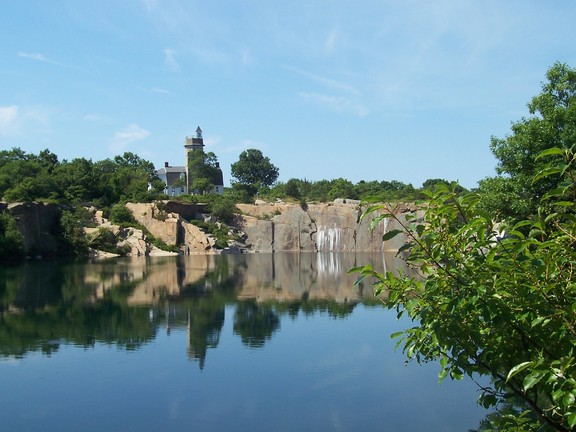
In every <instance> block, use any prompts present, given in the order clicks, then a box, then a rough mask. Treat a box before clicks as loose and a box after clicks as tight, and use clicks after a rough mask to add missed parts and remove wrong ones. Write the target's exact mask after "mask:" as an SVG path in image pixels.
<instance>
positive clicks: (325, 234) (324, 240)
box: [316, 225, 342, 252]
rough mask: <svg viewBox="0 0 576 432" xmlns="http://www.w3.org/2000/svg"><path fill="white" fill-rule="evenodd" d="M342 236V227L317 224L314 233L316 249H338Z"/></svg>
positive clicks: (320, 250) (319, 250)
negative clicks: (316, 229)
mask: <svg viewBox="0 0 576 432" xmlns="http://www.w3.org/2000/svg"><path fill="white" fill-rule="evenodd" d="M341 236H342V228H336V227H334V228H327V227H324V226H322V225H319V226H318V231H317V233H316V249H317V251H318V252H322V251H332V252H333V251H338V250H340V238H341Z"/></svg>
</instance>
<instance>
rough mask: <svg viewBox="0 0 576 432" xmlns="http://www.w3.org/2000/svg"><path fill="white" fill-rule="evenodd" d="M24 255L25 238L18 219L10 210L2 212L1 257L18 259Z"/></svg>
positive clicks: (0, 220)
mask: <svg viewBox="0 0 576 432" xmlns="http://www.w3.org/2000/svg"><path fill="white" fill-rule="evenodd" d="M23 256H24V238H23V237H22V234H21V233H20V230H19V229H18V226H17V224H16V220H14V217H12V215H11V214H10V213H8V212H1V213H0V259H2V260H3V261H6V260H17V259H20V258H22V257H23Z"/></svg>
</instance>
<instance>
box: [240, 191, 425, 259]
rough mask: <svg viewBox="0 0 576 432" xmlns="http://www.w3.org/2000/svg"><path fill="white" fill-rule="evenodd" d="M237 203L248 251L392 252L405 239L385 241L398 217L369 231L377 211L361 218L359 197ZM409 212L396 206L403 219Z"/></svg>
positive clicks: (407, 208) (397, 238) (394, 226)
mask: <svg viewBox="0 0 576 432" xmlns="http://www.w3.org/2000/svg"><path fill="white" fill-rule="evenodd" d="M237 207H238V208H239V209H240V211H241V212H242V217H240V218H239V219H238V228H239V229H241V230H242V231H243V232H244V233H245V234H246V239H245V244H246V248H247V249H248V250H251V251H260V252H280V251H294V252H296V251H303V252H328V251H331V252H374V251H387V250H388V251H395V250H398V248H399V247H400V246H402V244H403V242H404V239H403V238H402V236H398V237H396V238H394V239H392V240H390V241H386V242H383V241H382V236H383V235H384V233H385V232H387V231H389V230H392V229H399V228H400V227H399V226H398V224H397V222H395V221H394V220H392V219H387V220H384V221H383V222H382V223H380V224H378V225H376V226H375V227H374V229H373V230H371V229H370V223H371V222H372V220H373V219H374V217H375V216H377V214H374V215H371V216H368V217H365V218H361V215H362V211H363V210H364V209H363V208H362V207H361V206H360V205H359V203H358V202H357V201H352V202H351V201H346V200H336V201H334V202H332V203H322V204H308V205H305V206H299V205H296V204H284V203H274V204H271V203H263V202H260V203H257V204H255V205H252V204H238V205H237ZM413 211H414V208H412V207H411V206H408V205H403V206H398V207H397V209H396V213H397V215H398V216H399V217H400V218H401V219H404V216H403V215H404V214H405V213H408V212H413Z"/></svg>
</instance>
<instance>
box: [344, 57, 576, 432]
mask: <svg viewBox="0 0 576 432" xmlns="http://www.w3.org/2000/svg"><path fill="white" fill-rule="evenodd" d="M571 75H573V74H572V72H571V70H570V69H568V68H566V67H565V66H563V65H555V66H554V67H553V68H552V69H551V70H550V71H549V73H548V78H549V80H550V84H548V85H545V86H544V89H545V91H544V93H543V94H541V95H540V96H539V97H537V98H535V99H533V103H532V105H531V109H534V112H536V111H537V112H539V113H540V114H541V117H534V118H532V119H530V120H523V121H522V122H520V123H518V124H516V125H515V128H514V130H515V133H516V134H515V135H514V136H513V137H509V138H507V140H505V141H506V142H500V143H499V144H498V146H499V147H498V151H501V153H499V154H500V156H501V163H500V167H506V170H507V171H506V172H507V173H508V177H504V176H502V177H498V178H497V180H496V179H495V180H492V181H491V182H492V184H491V187H492V188H493V190H494V189H496V188H501V189H500V190H502V191H505V192H506V193H508V192H509V191H510V190H515V191H519V190H522V191H524V192H526V191H527V190H529V189H531V188H533V189H532V191H533V193H535V194H536V196H535V197H533V198H530V201H529V205H527V207H526V212H524V215H525V216H524V218H523V219H522V218H521V215H522V214H523V213H522V212H519V211H518V207H513V206H511V207H509V209H510V211H511V213H510V214H505V212H504V211H503V209H504V208H503V207H502V206H501V205H500V206H498V207H497V208H496V209H494V210H492V211H486V208H487V207H488V206H487V205H486V202H487V201H486V195H485V194H486V190H485V188H480V194H477V193H470V192H462V191H460V190H459V188H458V185H457V184H452V185H450V186H448V185H445V184H439V185H437V187H436V189H435V190H434V191H430V190H428V191H424V193H425V194H426V195H427V196H428V201H427V203H426V204H425V205H423V206H422V207H421V208H420V209H419V210H420V213H421V214H423V215H424V216H423V219H422V218H416V216H412V217H409V218H407V220H408V222H405V221H404V220H403V219H401V218H399V217H397V216H396V213H395V210H394V208H391V207H390V206H384V205H381V204H377V205H374V206H372V207H370V208H368V210H367V211H366V215H367V214H373V215H374V214H375V213H376V212H378V213H376V218H375V219H374V222H373V224H377V223H379V222H380V221H383V220H384V219H386V218H394V219H395V220H396V222H397V223H398V224H400V226H401V228H402V229H394V230H391V231H389V232H388V233H387V234H385V235H384V238H383V240H384V241H386V240H389V239H391V238H392V237H394V236H396V235H398V234H403V235H405V236H406V239H407V242H406V244H405V245H404V246H403V247H402V248H401V249H400V252H402V253H403V254H404V256H406V260H407V261H408V264H409V265H410V266H411V267H412V268H414V269H416V271H417V272H418V276H417V277H407V276H404V275H399V276H398V275H393V274H392V273H385V274H379V273H377V272H375V271H374V270H373V269H372V268H371V267H368V266H367V267H361V268H356V269H353V270H352V271H356V272H359V273H360V274H361V278H363V277H372V278H374V280H375V283H374V285H375V290H376V293H377V294H385V296H384V297H383V301H384V302H385V304H386V305H387V306H388V307H389V308H393V309H396V310H397V312H398V314H399V315H403V314H407V315H408V316H409V317H410V318H411V319H412V320H413V322H414V323H415V325H414V327H412V328H410V329H407V330H406V331H405V332H401V333H399V334H396V335H394V336H396V337H400V338H401V341H400V345H401V346H402V348H403V350H404V352H405V353H406V355H407V356H408V358H410V359H415V360H417V361H418V362H421V361H429V360H439V363H440V367H441V370H440V374H439V377H440V379H444V378H446V377H447V376H450V377H451V378H453V379H460V378H462V377H463V376H464V375H469V376H471V377H473V376H474V375H475V374H480V375H487V376H489V377H490V378H491V382H492V385H490V386H484V387H482V389H481V391H482V393H481V397H480V403H481V404H482V405H483V406H485V407H490V406H494V405H497V404H500V405H501V406H502V405H504V408H506V403H507V402H509V401H510V400H514V399H517V400H519V401H521V404H519V405H518V406H517V407H515V409H513V410H510V409H506V410H505V411H503V412H502V415H498V416H495V418H493V419H490V423H492V424H497V428H496V429H493V430H499V431H518V430H534V431H536V430H538V431H552V430H556V431H574V430H576V349H575V348H576V344H575V342H574V341H576V312H575V311H576V308H575V306H574V305H576V276H575V274H576V272H575V271H576V217H575V216H574V206H575V201H574V196H576V173H575V164H576V142H575V141H574V140H573V139H572V138H571V133H574V132H570V129H571V126H570V123H571V120H570V119H571V118H573V116H572V114H571V113H573V108H572V105H573V101H574V99H573V98H572V97H569V94H571V93H573V89H572V85H571V84H570V83H571V82H572V81H571V80H572V78H570V79H569V80H568V81H567V79H568V78H569V77H570V76H571ZM551 88H553V89H554V90H553V91H550V92H549V91H548V90H550V89H551ZM562 89H563V90H562ZM537 107H538V108H537ZM538 127H540V128H541V129H542V130H540V131H538V130H537V129H538ZM572 130H574V128H572ZM530 137H531V138H533V141H532V142H529V141H531V140H530ZM546 140H548V141H546ZM514 145H517V146H518V148H516V149H515V148H514ZM530 158H532V160H530ZM513 167H516V168H514V169H513ZM508 188H509V189H508ZM518 188H521V189H518ZM493 190H491V192H493ZM483 194H484V195H483ZM490 199H493V197H490ZM520 199H526V200H528V198H527V197H526V196H520ZM380 212H383V213H380ZM498 215H501V216H507V217H508V218H512V217H513V218H514V219H515V220H516V222H515V223H509V224H508V227H507V232H506V235H505V236H503V235H502V234H501V229H502V224H501V223H499V222H496V221H498ZM364 217H365V216H364ZM490 427H492V426H490Z"/></svg>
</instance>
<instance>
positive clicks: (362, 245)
mask: <svg viewBox="0 0 576 432" xmlns="http://www.w3.org/2000/svg"><path fill="white" fill-rule="evenodd" d="M126 207H127V208H128V209H129V210H130V212H131V213H132V215H133V216H134V219H135V220H136V222H137V223H138V225H139V226H140V227H141V228H142V227H143V228H144V229H141V228H136V227H122V226H119V225H116V224H114V223H112V222H110V221H109V220H108V219H106V218H105V217H104V216H103V212H102V211H101V210H98V209H96V208H93V207H87V208H88V210H89V211H90V212H91V213H92V214H93V221H94V227H91V228H85V229H84V231H85V235H86V236H87V237H89V238H90V237H91V236H95V235H98V233H99V232H101V231H102V230H108V231H110V232H111V233H112V234H113V235H114V237H115V238H116V239H117V245H118V247H119V248H123V250H125V251H126V252H127V253H126V254H127V255H129V256H142V255H145V256H165V255H178V254H185V255H191V254H219V253H252V252H284V251H290V252H379V251H394V250H398V248H399V247H400V246H401V245H402V244H403V241H404V239H403V238H402V236H398V237H396V238H394V239H392V240H389V241H386V242H383V241H382V236H383V235H384V233H385V232H386V231H389V230H391V229H396V228H399V226H398V225H397V223H396V222H395V221H394V220H393V219H386V223H380V224H378V225H376V226H375V227H374V229H371V228H370V223H371V221H372V220H373V218H374V217H376V216H377V214H372V215H370V216H369V217H366V218H361V215H362V212H363V210H364V208H363V207H362V206H361V205H360V203H359V202H358V201H351V200H342V199H340V200H335V201H333V202H330V203H309V204H303V205H302V204H294V203H284V202H273V203H269V202H264V201H257V202H256V203H255V204H238V205H237V208H238V210H239V214H238V215H237V216H236V217H235V220H234V221H233V223H231V224H229V225H228V226H227V227H226V228H227V229H228V230H229V231H228V237H229V238H230V240H229V241H228V246H227V247H225V248H218V247H216V240H215V238H214V236H212V235H211V234H209V233H207V232H206V231H205V230H203V229H201V228H199V227H198V226H196V225H195V224H194V223H193V221H195V220H200V221H206V220H209V219H210V217H209V216H208V215H206V214H204V213H203V210H204V207H203V206H202V205H198V204H185V203H181V202H177V201H161V202H153V203H127V204H126ZM0 211H8V212H9V213H11V214H12V215H13V216H14V217H15V219H16V221H17V225H18V228H19V230H20V231H21V233H22V236H23V239H24V247H25V251H26V252H27V253H28V254H29V253H30V252H33V253H34V254H37V255H45V254H50V253H53V252H54V251H55V250H56V248H57V241H56V236H57V234H58V230H59V218H60V214H61V208H60V207H59V206H57V205H54V204H45V203H11V204H8V203H0ZM414 211H415V208H414V206H413V205H410V204H402V205H397V206H395V213H396V214H397V215H398V216H399V217H400V218H403V217H404V214H406V213H413V212H414ZM216 223H218V222H216ZM150 235H151V236H152V238H154V239H159V240H161V241H162V242H163V244H165V245H167V246H170V247H171V249H173V251H166V250H162V249H160V248H158V247H157V246H155V245H154V244H152V242H151V241H150V238H149V237H150ZM175 250H177V251H175ZM110 256H115V254H111V253H108V252H103V251H98V250H90V257H92V258H105V257H110Z"/></svg>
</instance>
